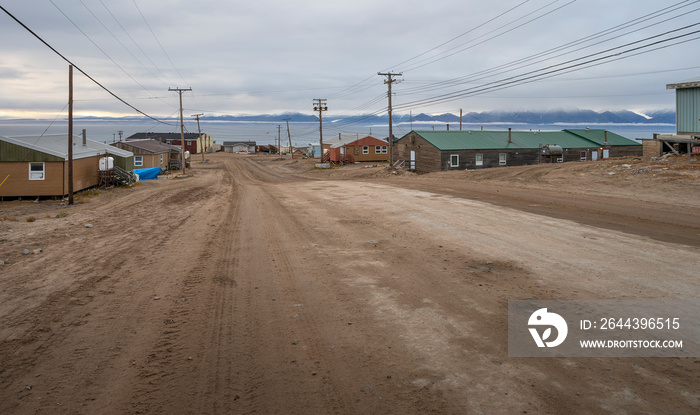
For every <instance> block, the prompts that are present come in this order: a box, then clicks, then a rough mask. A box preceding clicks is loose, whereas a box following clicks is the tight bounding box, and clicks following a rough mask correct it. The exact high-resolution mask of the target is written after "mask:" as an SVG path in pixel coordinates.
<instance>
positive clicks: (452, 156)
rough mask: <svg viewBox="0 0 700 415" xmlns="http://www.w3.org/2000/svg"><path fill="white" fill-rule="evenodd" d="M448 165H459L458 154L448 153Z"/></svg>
mask: <svg viewBox="0 0 700 415" xmlns="http://www.w3.org/2000/svg"><path fill="white" fill-rule="evenodd" d="M450 167H459V154H450Z"/></svg>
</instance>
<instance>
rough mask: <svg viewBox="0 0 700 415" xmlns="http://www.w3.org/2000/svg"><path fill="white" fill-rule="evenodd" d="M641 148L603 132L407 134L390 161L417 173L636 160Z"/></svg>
mask: <svg viewBox="0 0 700 415" xmlns="http://www.w3.org/2000/svg"><path fill="white" fill-rule="evenodd" d="M641 154H642V145H641V144H640V143H638V142H636V141H634V140H630V139H627V138H625V137H622V136H620V135H618V134H615V133H612V132H610V131H605V130H591V129H581V130H563V131H411V132H410V133H408V134H406V135H405V136H403V137H401V138H400V139H399V140H397V141H396V143H395V145H394V160H403V163H404V166H405V168H407V169H409V170H414V171H416V172H419V173H428V172H433V171H441V170H464V169H479V168H487V167H503V166H523V165H528V164H538V163H545V162H564V161H586V160H598V159H604V158H609V157H620V156H632V155H634V156H637V155H641Z"/></svg>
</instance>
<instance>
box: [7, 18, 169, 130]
mask: <svg viewBox="0 0 700 415" xmlns="http://www.w3.org/2000/svg"><path fill="white" fill-rule="evenodd" d="M0 9H2V11H4V12H5V13H6V14H7V15H8V16H10V17H11V18H12V19H13V20H14V21H16V22H17V23H18V24H19V25H20V26H22V27H23V28H24V29H26V30H27V31H28V32H29V33H31V34H32V35H34V37H36V38H37V39H39V41H40V42H41V43H43V44H44V45H46V47H48V48H49V49H51V50H52V51H53V52H54V53H55V54H57V55H58V56H60V57H61V59H63V60H64V61H66V62H67V63H69V64H70V65H73V67H74V68H75V69H76V70H78V71H79V72H80V73H82V74H83V75H85V77H87V78H88V79H89V80H91V81H92V82H94V83H95V84H96V85H97V86H99V87H100V88H102V89H103V90H105V91H106V92H107V93H108V94H110V95H111V96H113V97H114V98H116V99H117V100H119V101H120V102H121V103H123V104H124V105H126V106H127V107H129V108H131V109H133V110H134V111H136V112H137V113H139V114H141V115H143V116H144V117H148V118H150V119H152V120H154V121H158V122H159V123H162V124H168V125H172V124H169V123H166V122H164V121H161V120H159V119H157V118H155V117H153V116H150V115H148V114H146V113H145V112H143V111H141V110H140V109H138V108H136V107H135V106H133V105H131V104H129V103H128V102H126V101H125V100H123V99H122V98H120V97H119V96H118V95H117V94H115V93H114V92H112V91H110V90H109V89H108V88H107V87H106V86H104V85H102V84H101V83H99V82H97V80H96V79H95V78H93V77H91V76H90V75H88V74H87V72H85V71H83V70H82V69H80V67H78V66H77V65H76V64H74V63H73V62H71V61H70V59H68V58H66V57H65V56H63V55H62V54H61V53H60V52H59V51H57V50H56V49H55V48H54V47H53V46H51V45H49V44H48V42H46V41H45V40H44V39H42V38H41V36H39V35H38V34H36V33H35V32H34V31H33V30H32V29H30V28H29V27H27V25H25V24H24V23H22V22H21V21H20V20H19V19H18V18H16V17H15V16H14V15H13V14H12V13H10V12H9V11H8V10H7V9H5V8H4V7H3V6H0Z"/></svg>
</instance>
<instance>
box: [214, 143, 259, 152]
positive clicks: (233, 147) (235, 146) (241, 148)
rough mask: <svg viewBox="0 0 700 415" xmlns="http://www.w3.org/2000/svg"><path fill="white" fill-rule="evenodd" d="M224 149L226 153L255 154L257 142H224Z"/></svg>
mask: <svg viewBox="0 0 700 415" xmlns="http://www.w3.org/2000/svg"><path fill="white" fill-rule="evenodd" d="M222 148H223V150H224V151H225V152H226V153H241V152H247V153H248V154H255V141H224V144H223V146H222Z"/></svg>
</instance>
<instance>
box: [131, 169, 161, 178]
mask: <svg viewBox="0 0 700 415" xmlns="http://www.w3.org/2000/svg"><path fill="white" fill-rule="evenodd" d="M134 173H136V174H138V175H139V180H142V181H143V180H157V179H158V175H159V174H160V167H153V168H151V169H134Z"/></svg>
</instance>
